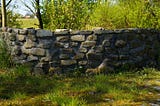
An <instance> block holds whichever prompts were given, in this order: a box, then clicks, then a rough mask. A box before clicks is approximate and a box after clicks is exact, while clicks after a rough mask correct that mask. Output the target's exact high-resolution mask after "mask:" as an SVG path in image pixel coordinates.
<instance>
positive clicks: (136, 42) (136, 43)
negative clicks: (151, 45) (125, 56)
mask: <svg viewBox="0 0 160 106" xmlns="http://www.w3.org/2000/svg"><path fill="white" fill-rule="evenodd" d="M142 44H143V42H142V41H139V40H132V41H130V48H137V47H140V46H141V45H142Z"/></svg>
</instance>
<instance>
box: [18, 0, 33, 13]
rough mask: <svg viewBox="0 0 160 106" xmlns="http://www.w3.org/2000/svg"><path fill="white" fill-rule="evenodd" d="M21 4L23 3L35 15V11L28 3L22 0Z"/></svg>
mask: <svg viewBox="0 0 160 106" xmlns="http://www.w3.org/2000/svg"><path fill="white" fill-rule="evenodd" d="M21 2H22V3H23V5H24V6H25V7H26V8H28V9H29V10H30V12H32V13H33V14H35V11H34V10H33V9H32V8H31V7H30V6H29V5H27V3H25V2H24V1H22V0H21Z"/></svg>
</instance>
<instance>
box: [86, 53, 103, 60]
mask: <svg viewBox="0 0 160 106" xmlns="http://www.w3.org/2000/svg"><path fill="white" fill-rule="evenodd" d="M86 57H87V59H88V60H102V57H103V54H102V53H95V52H92V51H89V52H88V53H87V54H86Z"/></svg>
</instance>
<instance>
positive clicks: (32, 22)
mask: <svg viewBox="0 0 160 106" xmlns="http://www.w3.org/2000/svg"><path fill="white" fill-rule="evenodd" d="M18 21H20V25H21V26H20V27H21V28H31V27H33V28H38V20H37V19H18Z"/></svg>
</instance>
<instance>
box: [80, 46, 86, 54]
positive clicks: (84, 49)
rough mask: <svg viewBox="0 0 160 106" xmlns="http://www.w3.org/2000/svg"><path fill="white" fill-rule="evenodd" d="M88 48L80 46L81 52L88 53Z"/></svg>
mask: <svg viewBox="0 0 160 106" xmlns="http://www.w3.org/2000/svg"><path fill="white" fill-rule="evenodd" d="M87 51H88V50H87V48H83V47H81V48H79V52H81V53H87Z"/></svg>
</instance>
